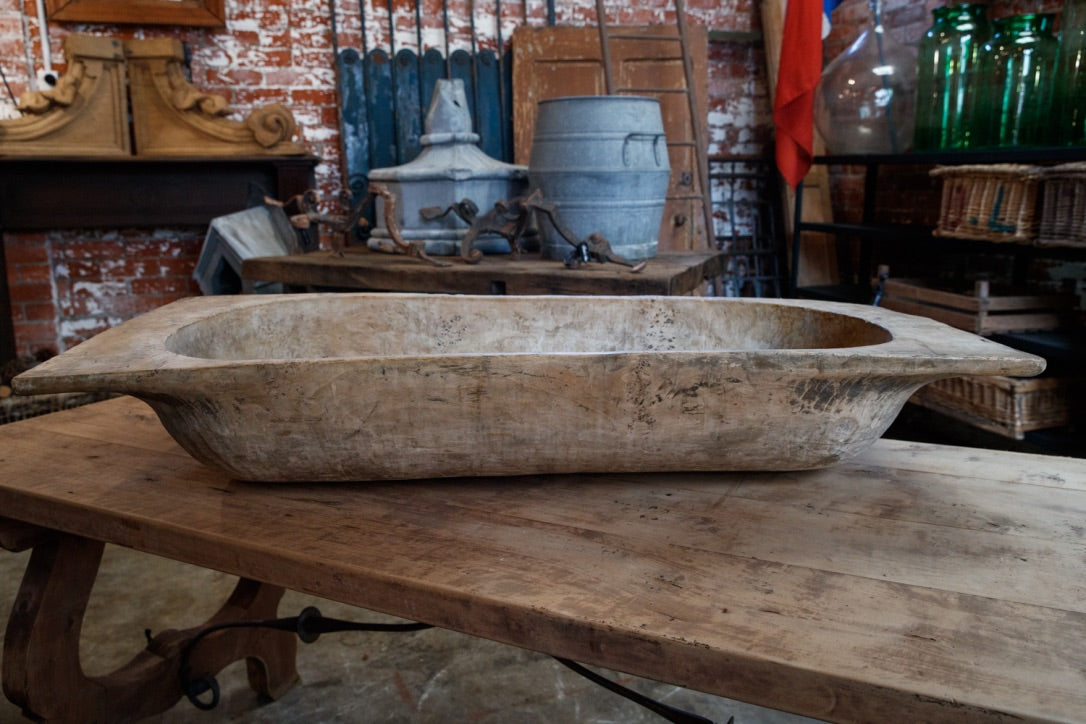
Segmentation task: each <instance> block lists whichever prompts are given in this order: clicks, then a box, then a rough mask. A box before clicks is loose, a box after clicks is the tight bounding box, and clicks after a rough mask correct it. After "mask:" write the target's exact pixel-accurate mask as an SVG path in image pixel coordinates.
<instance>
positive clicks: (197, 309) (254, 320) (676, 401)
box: [15, 294, 1044, 481]
mask: <svg viewBox="0 0 1086 724" xmlns="http://www.w3.org/2000/svg"><path fill="white" fill-rule="evenodd" d="M1043 369H1044V360H1043V359H1041V358H1039V357H1034V356H1032V355H1028V354H1025V353H1022V352H1018V351H1016V350H1013V349H1010V348H1007V347H1004V346H1002V345H999V344H996V343H994V342H991V341H988V340H985V339H983V338H981V337H977V336H975V335H972V334H969V333H966V332H961V331H958V330H955V329H952V328H950V327H947V326H945V325H943V324H940V323H938V322H934V321H931V320H929V319H925V318H921V317H913V316H907V315H904V314H900V313H896V312H891V311H888V310H884V309H878V308H873V307H865V306H859V305H849V304H839V303H829V302H815V301H795V300H752V299H720V298H688V297H686V298H684V297H573V296H555V297H495V296H447V295H436V294H435V295H428V294H321V295H318V294H303V295H278V296H228V297H199V298H192V299H185V300H182V301H179V302H175V303H173V304H170V305H167V306H165V307H162V308H160V309H157V310H155V311H153V312H150V313H148V314H146V315H144V316H142V317H139V318H137V319H134V320H131V321H128V322H125V323H124V324H122V325H120V326H118V327H115V328H113V329H110V330H108V331H106V332H103V333H102V334H99V335H98V336H96V337H94V338H92V339H90V340H89V341H87V342H84V343H82V344H80V345H78V346H77V347H75V348H73V349H71V350H69V351H67V352H65V353H64V354H62V355H60V356H58V357H54V358H53V359H51V360H49V361H47V362H45V363H43V364H41V365H39V366H38V367H36V368H34V369H32V370H30V371H29V372H25V373H24V374H22V375H20V376H19V377H17V378H16V380H15V389H16V391H17V392H20V393H43V392H61V391H76V390H79V391H82V390H93V391H114V392H123V393H129V394H132V395H135V396H136V397H139V398H142V399H143V400H146V401H147V402H148V403H149V404H150V405H151V406H152V407H153V408H154V409H155V411H156V412H157V413H158V415H159V417H160V418H161V420H162V422H163V424H164V425H165V426H166V428H167V429H168V430H169V431H170V433H171V434H172V435H173V436H174V438H176V439H177V441H178V442H179V443H180V444H181V445H182V446H184V448H185V449H186V450H188V451H189V452H190V453H191V454H192V455H194V456H195V457H196V458H198V459H200V460H202V461H203V462H205V463H207V464H209V465H213V466H217V467H219V468H222V469H224V470H226V471H227V472H228V473H230V474H231V475H233V476H235V477H237V478H240V479H245V480H267V481H305V480H372V479H396V478H418V477H442V476H465V475H519V474H536V473H558V472H597V471H598V472H633V471H665V470H788V469H802V468H812V467H821V466H825V465H830V464H832V463H834V462H836V461H838V460H841V459H843V458H847V457H849V456H852V455H854V454H856V453H858V452H860V451H861V450H862V449H864V448H865V447H866V446H867V445H868V444H870V443H871V442H873V441H874V440H875V439H877V438H878V437H879V436H880V435H881V434H882V433H883V431H884V430H885V429H886V428H887V427H888V426H889V425H890V423H891V422H892V421H893V419H894V417H895V416H896V415H897V413H898V412H899V411H900V409H901V407H902V405H903V404H904V403H905V400H906V399H908V397H909V395H911V394H912V393H913V392H914V391H915V390H916V389H917V388H919V387H920V386H922V385H924V384H926V383H928V382H931V381H933V380H936V379H939V378H942V377H950V376H955V375H961V374H971V375H978V374H998V375H1019V376H1022V375H1033V374H1037V373H1038V372H1040V371H1042V370H1043Z"/></svg>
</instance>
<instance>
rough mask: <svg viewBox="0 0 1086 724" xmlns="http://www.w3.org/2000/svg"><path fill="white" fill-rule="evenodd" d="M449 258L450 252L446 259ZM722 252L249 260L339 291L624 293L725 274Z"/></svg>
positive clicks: (669, 288)
mask: <svg viewBox="0 0 1086 724" xmlns="http://www.w3.org/2000/svg"><path fill="white" fill-rule="evenodd" d="M439 258H442V257H439ZM724 259H725V257H724V254H722V253H721V252H713V251H706V252H672V253H662V254H660V255H659V256H657V257H654V258H653V259H651V260H650V261H649V263H648V265H647V266H646V267H645V269H644V270H643V271H641V272H638V273H636V274H633V273H631V272H630V270H629V269H628V268H626V267H624V266H621V265H618V264H597V263H590V264H586V265H584V266H583V267H581V268H580V269H567V268H566V267H565V266H564V265H563V264H562V262H560V261H554V260H543V259H540V258H539V256H538V254H527V255H524V256H522V257H521V258H520V259H513V258H512V257H510V256H501V255H491V256H487V257H484V258H483V260H482V261H480V262H479V263H478V264H466V263H464V262H463V261H461V260H460V259H459V258H447V260H448V261H450V262H451V264H450V265H449V266H444V267H439V266H434V265H432V264H428V263H426V262H425V261H421V260H419V259H414V258H410V257H406V256H402V255H397V254H385V253H382V252H375V251H370V250H369V249H367V248H365V247H351V248H348V249H347V250H346V251H345V252H344V254H343V256H339V257H337V256H333V255H332V254H331V252H328V251H316V252H311V253H309V254H300V255H296V256H268V257H258V258H254V259H246V260H245V261H244V262H242V268H241V275H242V278H243V279H244V280H245V281H247V282H253V281H266V282H282V283H284V284H290V285H295V286H304V287H317V288H325V289H339V290H364V289H365V290H371V291H385V292H387V291H395V292H426V293H435V292H436V293H451V294H616V295H641V294H646V295H663V296H671V295H680V294H690V293H692V292H694V291H695V290H696V289H697V288H698V287H699V286H700V285H701V284H703V283H704V282H705V280H706V279H709V278H711V277H717V276H720V275H721V274H722V273H723V272H724Z"/></svg>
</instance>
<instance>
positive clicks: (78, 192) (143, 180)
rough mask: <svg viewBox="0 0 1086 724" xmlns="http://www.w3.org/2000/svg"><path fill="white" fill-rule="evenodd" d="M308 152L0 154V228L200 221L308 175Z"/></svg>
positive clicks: (308, 179) (300, 186) (301, 184)
mask: <svg viewBox="0 0 1086 724" xmlns="http://www.w3.org/2000/svg"><path fill="white" fill-rule="evenodd" d="M317 162H318V159H317V158H316V157H315V156H309V155H305V156H259V157H242V158H221V157H206V158H146V157H132V158H116V157H114V158H18V157H6V158H0V230H3V231H33V230H43V229H66V228H101V227H112V228H123V227H152V228H153V227H162V226H203V225H206V224H207V223H208V222H210V220H211V219H213V218H215V217H216V216H221V215H223V214H229V213H232V212H234V211H240V210H242V209H244V208H246V207H247V206H248V205H249V203H248V201H249V192H250V191H249V190H250V186H251V185H256V186H259V187H260V188H263V189H264V190H265V191H266V192H267V193H270V194H272V195H273V196H275V197H277V198H286V197H288V196H290V195H293V194H296V193H300V192H301V191H304V190H305V189H306V188H309V187H310V186H311V185H312V183H313V169H314V167H315V166H316V164H317Z"/></svg>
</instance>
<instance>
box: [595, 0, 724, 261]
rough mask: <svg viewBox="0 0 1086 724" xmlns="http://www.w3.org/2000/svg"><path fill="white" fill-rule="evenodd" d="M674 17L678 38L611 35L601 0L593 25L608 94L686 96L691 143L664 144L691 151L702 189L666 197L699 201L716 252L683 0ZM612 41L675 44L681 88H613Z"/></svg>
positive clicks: (702, 120)
mask: <svg viewBox="0 0 1086 724" xmlns="http://www.w3.org/2000/svg"><path fill="white" fill-rule="evenodd" d="M675 17H676V25H677V27H678V35H643V34H642V35H622V34H618V33H611V32H610V31H609V30H608V29H607V16H606V14H605V11H604V7H603V0H596V24H597V26H598V27H599V32H600V53H601V56H602V61H603V75H604V83H605V86H606V89H607V94H608V95H615V94H620V93H629V94H636V95H649V94H651V95H658V94H664V93H682V94H684V95H685V96H686V102H687V108H688V109H689V111H688V112H689V115H690V124H691V137H692V138H693V139H694V140H693V141H671V140H669V141H668V142H667V145H668V146H669V147H671V146H692V147H693V148H694V159H695V165H696V166H697V169H696V172H697V179H698V186H699V187H700V188H701V193H700V194H686V195H679V196H669V197H668V199H669V200H671V199H675V200H696V201H700V202H701V208H702V213H703V223H704V224H705V241H706V244H707V245H708V247H709V248H710V249H716V248H717V245H716V231H715V229H714V226H713V199H712V193H711V189H710V188H709V159H708V141H707V139H706V132H705V117H704V116H703V115H702V111H701V109H700V108H698V98H697V93H696V92H695V87H696V86H695V78H694V64H693V62H692V61H691V59H690V53H689V52H688V48H687V29H686V5H685V3H684V0H675ZM611 40H640V41H643V40H664V41H669V42H676V43H678V44H679V48H680V52H681V56H680V57H679V58H675V60H682V64H683V77H684V79H685V83H684V86H683V88H678V89H676V88H616V87H615V79H614V73H613V71H612V65H611Z"/></svg>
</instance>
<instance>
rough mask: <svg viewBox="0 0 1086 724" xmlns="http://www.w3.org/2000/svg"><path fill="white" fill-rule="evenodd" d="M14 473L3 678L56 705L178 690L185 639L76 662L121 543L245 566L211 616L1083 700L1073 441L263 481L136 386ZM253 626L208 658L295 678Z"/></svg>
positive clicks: (835, 683)
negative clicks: (845, 459)
mask: <svg viewBox="0 0 1086 724" xmlns="http://www.w3.org/2000/svg"><path fill="white" fill-rule="evenodd" d="M389 454H395V451H394V450H390V451H389ZM0 465H2V466H3V473H4V474H3V476H2V478H0V511H2V515H3V516H4V517H5V518H4V519H3V525H0V532H2V535H0V542H2V543H3V545H4V546H5V547H7V548H11V549H16V548H23V547H28V546H33V547H34V552H33V554H32V556H31V559H30V563H29V566H28V571H27V576H26V578H25V580H24V583H23V586H22V589H21V591H20V593H19V601H18V603H17V604H16V605H15V607H14V613H13V615H12V619H11V621H10V622H9V625H8V629H7V638H6V643H5V651H4V660H3V677H4V678H3V682H4V689H5V692H6V694H7V696H8V697H9V698H11V699H12V700H14V701H16V702H17V703H19V704H21V705H23V706H24V707H26V709H27V710H29V711H32V712H34V713H35V714H37V715H38V716H40V717H43V718H45V719H56V718H63V717H64V716H65V714H68V715H71V712H73V711H76V712H78V713H79V715H80V716H79V717H78V718H82V719H84V720H86V719H91V718H95V717H94V715H97V714H101V716H102V718H103V719H105V718H108V717H109V716H113V717H121V716H124V715H125V714H131V713H133V712H135V713H139V714H141V715H148V714H152V713H154V711H157V710H160V709H164V708H166V707H167V706H169V705H170V704H172V703H173V702H174V701H176V700H177V699H178V698H179V697H180V692H179V690H178V688H177V684H176V672H177V666H178V664H177V660H176V658H177V657H176V654H177V651H178V649H179V646H180V645H181V644H182V643H183V642H184V641H185V640H187V638H190V637H191V636H192V633H191V632H172V633H170V634H162V635H160V636H159V637H156V638H155V639H154V640H152V641H151V642H150V643H149V645H148V648H147V649H146V650H145V651H144V652H142V653H140V654H139V655H138V657H137V658H136V659H134V660H133V662H132V663H131V664H129V665H128V666H127V667H125V668H124V669H122V670H120V671H118V672H116V673H114V674H112V675H110V676H106V677H100V678H98V679H95V680H87V679H85V678H83V676H82V674H81V673H80V671H79V669H78V652H77V647H78V639H77V636H78V630H79V625H78V624H79V621H80V620H81V618H82V613H83V606H84V605H85V603H86V598H87V595H88V594H89V590H90V586H91V584H92V583H93V580H94V576H95V568H96V565H97V556H98V555H99V554H100V552H101V547H102V542H103V541H105V542H110V543H116V544H120V545H123V546H128V547H131V548H134V549H137V550H140V551H145V552H148V553H152V554H156V555H161V556H166V557H169V558H173V559H177V560H181V561H186V562H189V563H194V564H197V565H200V566H205V567H209V568H214V569H218V570H222V571H226V572H229V573H233V574H237V575H239V576H242V577H244V578H243V581H242V584H241V585H240V587H239V589H238V591H237V592H236V593H235V596H234V599H233V600H232V601H231V603H230V604H229V605H228V606H227V608H226V609H224V611H223V612H221V613H220V615H219V618H220V619H228V618H231V617H241V618H245V617H265V616H268V615H271V612H272V611H274V608H275V605H276V601H277V598H278V594H279V593H281V588H277V587H286V588H291V589H296V590H300V591H304V592H308V593H312V594H315V595H319V596H322V597H326V598H330V599H334V600H338V601H343V602H347V603H351V604H356V605H359V606H363V607H366V608H368V609H373V610H378V611H383V612H387V613H390V614H396V615H399V616H404V617H407V618H410V619H415V620H420V621H423V622H427V623H432V624H436V625H438V626H443V627H447V628H451V629H455V630H458V631H463V632H467V633H470V634H475V635H478V636H482V637H486V638H490V639H495V640H498V641H503V642H507V643H510V644H515V645H517V646H522V647H526V648H529V649H534V650H538V651H543V652H546V653H550V654H555V655H559V656H562V657H567V658H571V659H574V660H579V661H584V662H587V663H591V664H597V665H601V666H605V667H608V668H612V669H618V670H623V671H627V672H630V673H633V674H637V675H641V676H645V677H649V678H653V679H657V680H660V681H665V682H671V683H675V684H679V685H682V686H686V687H690V688H694V689H698V690H703V691H707V692H712V693H716V694H722V695H725V696H728V697H733V698H738V699H742V700H746V701H750V702H753V703H757V704H762V705H766V706H770V707H775V708H779V709H784V710H788V711H793V712H798V713H803V714H807V715H810V716H814V717H819V718H824V719H830V720H840V721H866V722H870V721H886V720H894V721H927V722H931V721H948V722H951V721H952V722H959V721H963V720H990V721H1006V720H1010V719H1019V718H1022V719H1037V720H1063V721H1067V720H1081V719H1082V716H1083V714H1084V713H1086V648H1084V647H1083V645H1082V642H1083V641H1084V640H1086V577H1084V576H1083V561H1084V560H1086V462H1084V461H1082V460H1073V459H1069V458H1053V457H1041V456H1035V455H1023V454H1017V453H1001V452H991V451H979V450H974V449H967V448H955V447H945V446H936V445H925V444H916V443H903V442H894V441H888V440H881V441H879V442H878V443H877V444H876V445H875V446H874V447H873V448H872V449H871V450H870V451H869V452H868V453H866V454H865V455H863V456H862V457H861V458H859V459H858V460H855V461H853V462H850V463H846V464H842V465H838V466H836V467H833V468H829V469H826V470H821V471H811V472H796V473H761V474H741V473H700V474H671V473H669V474H641V475H563V476H553V477H548V476H534V477H524V478H516V479H458V480H440V481H425V480H423V481H411V482H395V483H358V484H320V485H317V484H295V485H284V484H270V485H269V484H252V483H240V482H236V481H231V480H229V479H227V478H225V477H224V476H222V475H221V474H218V473H215V472H212V471H211V470H209V469H208V468H205V467H203V466H202V465H201V464H199V463H197V462H196V461H195V460H193V459H192V458H190V457H189V456H188V455H187V454H185V453H184V452H182V451H181V450H180V448H178V447H177V446H176V445H175V444H174V443H173V441H172V440H171V439H170V438H169V437H168V436H167V434H166V433H165V431H164V430H163V429H162V427H161V426H160V425H159V423H158V421H157V420H156V418H155V417H154V415H153V414H152V413H151V412H150V410H149V408H147V407H146V406H145V405H143V404H142V403H140V402H138V401H136V400H133V399H131V398H119V399H115V400H109V401H107V402H101V403H95V404H93V405H88V406H86V407H82V408H78V409H75V410H69V411H66V412H61V413H55V414H52V415H46V416H42V417H38V418H33V419H30V420H25V421H22V422H18V423H13V424H10V425H5V426H3V427H0ZM257 582H261V583H257ZM134 583H138V582H134ZM73 629H74V631H75V637H73V636H72V634H71V632H72V630H73ZM242 630H244V629H242ZM229 635H234V636H235V637H236V638H234V639H230V638H228V636H229ZM243 636H244V635H243V634H240V633H234V634H232V631H229V630H228V631H219V632H217V633H216V634H214V635H213V636H209V637H208V638H207V639H205V640H204V642H203V643H202V644H201V649H200V651H201V652H202V653H201V656H200V657H198V660H197V659H196V658H194V659H193V667H194V668H196V669H199V670H205V671H209V672H214V671H217V670H218V668H221V667H222V666H224V665H225V662H226V661H229V660H232V659H237V658H245V657H248V658H249V659H250V674H251V681H252V683H253V684H254V686H256V687H257V688H259V689H261V690H263V691H265V692H266V693H268V694H270V695H276V694H277V693H278V692H280V691H282V690H283V689H284V688H286V687H287V686H289V685H290V684H291V683H292V682H293V680H294V669H293V658H292V656H293V642H292V639H291V635H290V634H286V633H283V632H276V633H265V634H263V635H261V636H255V637H251V638H248V639H246V638H243ZM205 645H206V647H205ZM315 645H320V644H319V643H317V644H315Z"/></svg>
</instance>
